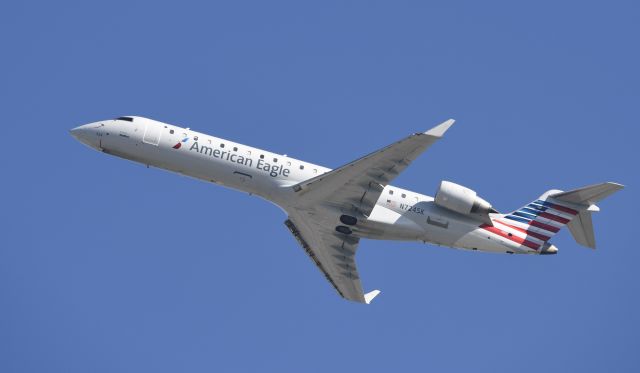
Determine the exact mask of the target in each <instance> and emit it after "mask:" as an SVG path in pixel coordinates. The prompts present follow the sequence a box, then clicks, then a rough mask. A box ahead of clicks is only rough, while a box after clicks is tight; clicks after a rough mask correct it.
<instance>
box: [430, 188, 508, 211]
mask: <svg viewBox="0 0 640 373" xmlns="http://www.w3.org/2000/svg"><path fill="white" fill-rule="evenodd" d="M435 203H436V205H438V206H440V207H444V208H446V209H449V210H452V211H455V212H458V213H460V214H464V215H470V214H478V215H481V216H487V215H488V214H489V213H492V212H496V210H494V209H493V208H492V207H491V204H490V203H489V202H487V201H485V200H484V199H482V198H480V197H478V194H477V193H476V192H474V191H473V190H471V189H469V188H466V187H463V186H462V185H458V184H455V183H452V182H450V181H444V180H443V181H442V182H440V187H439V188H438V191H437V192H436V199H435Z"/></svg>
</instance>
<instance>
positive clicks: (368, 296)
mask: <svg viewBox="0 0 640 373" xmlns="http://www.w3.org/2000/svg"><path fill="white" fill-rule="evenodd" d="M378 294H380V290H373V291H370V292H368V293H367V294H365V295H364V301H365V303H367V304H369V303H371V301H372V300H373V298H375V297H377V296H378Z"/></svg>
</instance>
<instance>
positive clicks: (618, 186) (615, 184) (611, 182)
mask: <svg viewBox="0 0 640 373" xmlns="http://www.w3.org/2000/svg"><path fill="white" fill-rule="evenodd" d="M607 184H609V185H611V186H612V187H614V188H616V189H623V188H624V185H622V184H620V183H615V182H613V181H607Z"/></svg>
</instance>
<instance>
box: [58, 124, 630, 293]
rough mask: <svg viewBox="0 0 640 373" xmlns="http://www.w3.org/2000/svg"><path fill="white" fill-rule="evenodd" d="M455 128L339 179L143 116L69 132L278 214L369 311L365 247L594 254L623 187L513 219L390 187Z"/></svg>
mask: <svg viewBox="0 0 640 373" xmlns="http://www.w3.org/2000/svg"><path fill="white" fill-rule="evenodd" d="M453 123H454V120H453V119H449V120H447V121H445V122H443V123H441V124H439V125H437V126H435V127H433V128H432V129H430V130H428V131H426V132H419V133H414V134H412V135H410V136H408V137H406V138H404V139H402V140H400V141H397V142H395V143H392V144H391V145H388V146H386V147H384V148H382V149H380V150H377V151H374V152H373V153H370V154H368V155H365V156H364V157H361V158H358V159H356V160H355V161H352V162H349V163H347V164H345V165H344V166H342V167H338V168H336V169H333V170H331V169H329V168H326V167H322V166H319V165H315V164H312V163H308V162H304V161H301V160H298V159H294V158H291V157H288V156H286V155H281V154H276V153H272V152H269V151H266V150H262V149H258V148H254V147H251V146H247V145H243V144H240V143H236V142H233V141H229V140H225V139H222V138H218V137H214V136H209V135H206V134H204V133H200V132H196V131H193V130H191V129H189V128H181V127H178V126H174V125H171V124H168V123H162V122H159V121H156V120H153V119H148V118H144V117H140V116H123V117H118V118H116V119H109V120H102V121H98V122H93V123H89V124H85V125H82V126H79V127H76V128H73V129H72V130H70V132H71V135H72V136H73V137H75V138H76V139H77V140H78V141H80V142H82V143H83V144H85V145H87V146H89V147H91V148H93V149H95V150H98V151H100V152H103V153H106V154H110V155H113V156H117V157H121V158H124V159H128V160H131V161H134V162H138V163H141V164H143V165H146V166H147V167H149V166H152V167H157V168H161V169H165V170H169V171H172V172H175V173H178V174H182V175H186V176H189V177H193V178H196V179H200V180H204V181H206V182H211V183H214V184H218V185H222V186H225V187H228V188H232V189H236V190H240V191H243V192H246V193H249V194H252V195H257V196H259V197H262V198H264V199H266V200H268V201H270V202H272V203H273V204H275V205H277V206H279V207H280V208H281V209H282V210H283V211H284V212H285V213H286V214H287V219H286V221H285V222H284V224H285V226H286V227H287V228H288V229H289V231H290V232H291V234H292V235H293V236H294V237H295V239H296V241H297V242H298V244H299V245H300V246H301V247H302V248H303V249H304V251H305V252H306V253H307V254H308V256H309V257H310V258H311V260H312V261H313V263H314V264H315V265H316V266H317V267H318V269H319V270H320V271H321V272H322V273H323V274H324V276H325V277H326V279H327V280H328V281H329V283H330V284H331V285H332V286H333V288H334V289H335V290H336V292H337V293H338V294H339V295H340V296H341V297H343V298H345V299H347V300H350V301H355V302H360V303H366V304H369V303H370V302H371V301H372V300H373V298H375V297H376V296H377V295H378V294H379V293H380V291H379V290H372V291H370V292H367V293H365V292H364V291H363V289H362V284H361V281H360V275H359V274H358V269H357V267H356V263H355V254H356V250H357V248H358V245H359V243H360V240H361V239H374V240H398V241H419V242H423V243H431V244H435V245H439V246H445V247H451V248H456V249H466V250H472V251H476V250H477V251H484V252H494V253H508V254H533V255H550V254H556V253H557V252H558V249H557V248H556V247H555V246H554V245H553V244H551V243H550V242H549V240H550V239H551V238H552V237H553V236H554V235H555V234H556V233H558V231H560V229H561V228H563V227H565V226H567V227H568V228H569V231H570V232H571V234H572V236H573V237H574V239H575V240H576V242H577V243H578V244H580V245H583V246H586V247H589V248H593V249H595V237H594V231H593V224H592V219H591V213H593V212H596V211H599V208H598V206H596V203H597V202H599V201H600V200H602V199H604V198H605V197H607V196H609V195H610V194H612V193H614V192H616V191H618V190H620V189H622V188H623V185H620V184H617V183H613V182H605V183H601V184H595V185H590V186H586V187H583V188H579V189H575V190H571V191H566V192H563V191H561V190H555V189H553V190H549V191H547V192H545V193H544V194H542V195H541V196H540V197H539V198H537V199H535V200H533V201H532V202H530V203H527V204H526V205H524V206H523V207H521V208H519V209H517V210H515V211H513V212H509V213H500V212H498V211H497V210H495V209H494V208H493V207H492V205H491V204H490V203H489V202H487V201H485V200H484V199H482V198H481V197H479V196H478V195H477V193H476V192H475V191H473V190H471V189H469V188H467V187H464V186H461V185H458V184H455V183H453V182H450V181H441V183H440V185H439V187H438V189H437V191H436V194H435V197H430V196H427V195H424V194H420V193H417V192H413V191H410V190H406V189H402V188H398V187H395V186H392V185H390V184H389V182H391V181H392V180H393V179H394V178H396V177H397V176H398V175H399V174H400V173H401V172H402V171H403V170H404V169H405V168H407V167H408V166H409V165H410V164H411V162H413V161H414V160H415V159H416V158H417V157H418V156H419V155H420V154H421V153H422V152H424V151H425V150H427V149H428V148H429V147H430V146H431V145H433V144H434V143H435V142H437V141H438V140H439V139H441V138H442V137H443V135H444V134H445V132H447V130H448V129H449V127H451V126H452V125H453Z"/></svg>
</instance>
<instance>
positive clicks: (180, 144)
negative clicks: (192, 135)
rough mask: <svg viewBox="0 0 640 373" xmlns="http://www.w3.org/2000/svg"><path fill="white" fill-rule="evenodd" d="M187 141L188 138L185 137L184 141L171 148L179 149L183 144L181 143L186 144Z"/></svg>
mask: <svg viewBox="0 0 640 373" xmlns="http://www.w3.org/2000/svg"><path fill="white" fill-rule="evenodd" d="M187 141H189V138H188V137H185V138H184V139H182V141H180V142H179V143H177V144H175V145H174V146H173V148H174V149H180V147H181V146H182V143H183V142H187Z"/></svg>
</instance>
